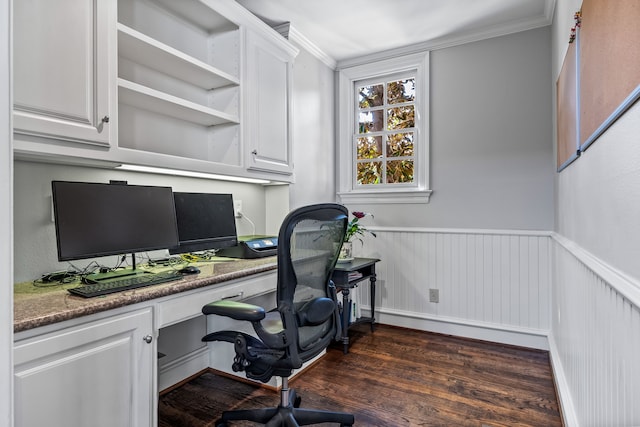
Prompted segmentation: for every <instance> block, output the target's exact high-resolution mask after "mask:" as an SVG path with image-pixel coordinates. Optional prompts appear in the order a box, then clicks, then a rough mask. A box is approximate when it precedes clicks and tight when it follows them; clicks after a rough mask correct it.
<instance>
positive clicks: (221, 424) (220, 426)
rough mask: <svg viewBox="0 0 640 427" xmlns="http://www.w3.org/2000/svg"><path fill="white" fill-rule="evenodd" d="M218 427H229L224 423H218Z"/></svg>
mask: <svg viewBox="0 0 640 427" xmlns="http://www.w3.org/2000/svg"><path fill="white" fill-rule="evenodd" d="M216 427H227V423H225V422H224V421H216Z"/></svg>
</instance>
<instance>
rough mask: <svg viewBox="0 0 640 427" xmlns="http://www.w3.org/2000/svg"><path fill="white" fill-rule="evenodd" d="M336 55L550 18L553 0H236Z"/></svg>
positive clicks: (449, 40)
mask: <svg viewBox="0 0 640 427" xmlns="http://www.w3.org/2000/svg"><path fill="white" fill-rule="evenodd" d="M236 1H237V2H238V3H240V4H241V5H243V6H244V7H245V8H247V9H248V10H249V11H251V12H252V13H253V14H254V15H256V16H258V17H259V18H260V19H262V20H263V21H265V22H266V23H267V24H269V25H271V26H276V25H279V24H283V23H286V22H290V24H291V27H292V28H293V29H294V30H295V31H296V32H297V33H299V34H301V35H302V36H303V37H304V38H306V39H307V40H308V41H310V42H311V43H312V44H313V45H315V46H316V47H317V48H319V49H320V50H321V51H322V52H323V53H324V54H326V55H328V56H329V57H331V58H333V59H334V60H336V61H342V60H345V59H351V58H356V57H360V56H364V55H369V54H372V53H376V52H381V51H385V50H389V49H393V48H397V47H401V46H408V45H413V44H425V43H426V44H429V45H430V46H438V45H444V44H457V43H461V42H465V41H472V40H479V39H483V38H488V37H493V36H497V35H502V34H508V33H513V32H516V31H523V30H527V29H531V28H537V27H541V26H545V25H549V24H550V23H551V19H552V14H553V8H554V6H555V0H321V1H311V0H236Z"/></svg>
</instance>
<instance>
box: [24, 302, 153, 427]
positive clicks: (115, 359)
mask: <svg viewBox="0 0 640 427" xmlns="http://www.w3.org/2000/svg"><path fill="white" fill-rule="evenodd" d="M18 339H19V337H18ZM155 348H156V344H155V339H154V336H153V317H152V310H151V308H147V309H142V310H138V311H134V312H130V313H126V314H120V315H116V316H113V317H107V318H103V319H99V320H95V321H89V322H85V323H82V324H78V325H75V326H71V327H68V328H65V329H61V330H58V331H55V332H49V333H45V334H42V335H36V336H32V337H30V338H26V339H23V340H19V341H16V342H15V344H14V385H15V398H14V402H15V403H14V405H15V406H14V409H15V426H16V427H36V426H45V425H46V426H49V427H88V426H91V427H115V426H118V427H125V426H132V427H134V426H136V427H138V426H140V427H142V426H152V425H153V423H154V418H155V416H154V412H155V393H154V382H153V374H154V369H155V368H154V367H155V357H156V351H155Z"/></svg>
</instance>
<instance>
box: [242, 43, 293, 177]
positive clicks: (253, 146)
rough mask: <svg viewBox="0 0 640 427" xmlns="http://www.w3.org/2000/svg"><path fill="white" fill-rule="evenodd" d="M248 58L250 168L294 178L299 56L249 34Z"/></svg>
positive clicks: (246, 124) (246, 103)
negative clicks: (295, 70) (295, 84)
mask: <svg viewBox="0 0 640 427" xmlns="http://www.w3.org/2000/svg"><path fill="white" fill-rule="evenodd" d="M296 53H297V52H296ZM245 56H246V59H245V64H246V81H245V87H244V90H245V92H244V94H245V95H244V117H243V128H244V135H243V139H244V142H245V145H246V150H245V152H246V156H247V157H246V158H247V166H248V168H249V169H250V170H260V171H269V172H275V173H279V174H291V173H292V171H293V165H292V163H291V158H292V153H291V84H292V83H291V81H292V80H291V79H292V64H293V58H294V56H295V53H294V52H292V51H291V50H285V49H284V48H282V47H281V46H279V45H276V44H275V43H273V42H271V41H270V40H267V39H266V38H264V37H261V36H259V35H257V34H255V33H253V32H252V31H250V30H248V31H247V33H246V46H245Z"/></svg>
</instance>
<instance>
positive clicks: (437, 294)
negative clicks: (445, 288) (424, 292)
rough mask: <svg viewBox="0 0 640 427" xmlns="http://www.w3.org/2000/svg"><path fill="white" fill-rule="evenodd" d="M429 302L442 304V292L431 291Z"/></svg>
mask: <svg viewBox="0 0 640 427" xmlns="http://www.w3.org/2000/svg"><path fill="white" fill-rule="evenodd" d="M429 302H440V291H439V290H438V289H429Z"/></svg>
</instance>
